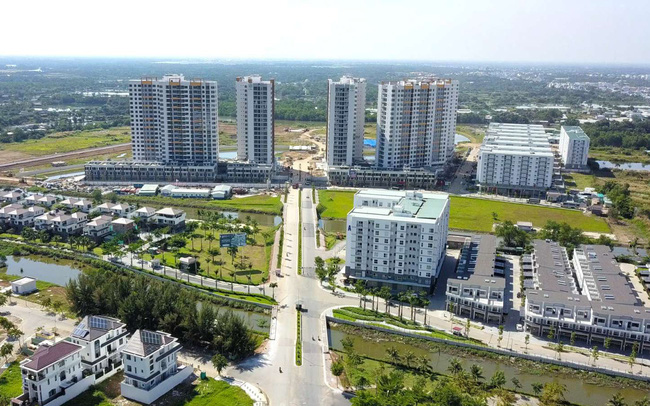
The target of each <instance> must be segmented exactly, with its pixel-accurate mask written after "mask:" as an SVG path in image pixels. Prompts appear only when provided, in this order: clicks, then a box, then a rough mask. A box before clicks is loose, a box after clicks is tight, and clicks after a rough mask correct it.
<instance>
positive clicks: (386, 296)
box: [379, 286, 393, 313]
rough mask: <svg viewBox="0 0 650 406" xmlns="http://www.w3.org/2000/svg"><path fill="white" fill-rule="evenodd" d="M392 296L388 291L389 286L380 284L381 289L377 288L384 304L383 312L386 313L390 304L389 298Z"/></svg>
mask: <svg viewBox="0 0 650 406" xmlns="http://www.w3.org/2000/svg"><path fill="white" fill-rule="evenodd" d="M392 296H393V295H392V294H391V293H390V288H389V287H388V286H382V287H381V289H379V297H381V298H382V299H384V303H385V304H386V307H385V308H384V313H388V306H389V305H390V298H391V297H392Z"/></svg>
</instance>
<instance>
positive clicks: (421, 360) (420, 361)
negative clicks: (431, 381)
mask: <svg viewBox="0 0 650 406" xmlns="http://www.w3.org/2000/svg"><path fill="white" fill-rule="evenodd" d="M416 362H417V365H418V366H417V369H418V370H419V371H420V373H421V374H424V373H426V372H427V371H428V370H429V357H427V356H426V355H421V356H419V357H417V359H416Z"/></svg>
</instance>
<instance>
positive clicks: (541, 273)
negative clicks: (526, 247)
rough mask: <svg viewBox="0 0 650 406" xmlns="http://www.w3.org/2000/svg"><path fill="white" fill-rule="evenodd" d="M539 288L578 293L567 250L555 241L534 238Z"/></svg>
mask: <svg viewBox="0 0 650 406" xmlns="http://www.w3.org/2000/svg"><path fill="white" fill-rule="evenodd" d="M533 249H534V254H535V262H536V263H537V274H536V277H537V282H538V288H539V289H542V290H544V291H551V292H564V293H577V291H576V287H575V282H574V280H573V276H572V271H571V265H570V264H569V262H568V261H569V258H568V256H567V253H566V250H565V249H564V248H563V247H562V246H560V245H559V244H558V243H557V242H555V241H547V240H534V241H533Z"/></svg>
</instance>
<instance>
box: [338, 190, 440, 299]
mask: <svg viewBox="0 0 650 406" xmlns="http://www.w3.org/2000/svg"><path fill="white" fill-rule="evenodd" d="M448 228H449V195H447V194H444V193H426V192H414V191H396V190H383V189H364V190H360V191H359V192H357V193H356V194H355V196H354V208H353V209H352V211H351V212H350V213H348V218H347V246H346V263H345V265H346V266H345V275H346V276H347V277H349V278H352V279H360V280H364V281H366V283H367V285H368V286H370V287H376V286H382V285H387V286H389V287H391V288H392V289H393V290H395V291H403V290H409V289H411V290H413V291H416V292H419V291H422V290H425V291H427V292H428V291H430V290H431V288H432V286H433V282H434V281H435V280H436V278H437V277H438V275H439V273H440V269H441V268H442V263H443V262H444V257H445V252H446V246H447V233H448Z"/></svg>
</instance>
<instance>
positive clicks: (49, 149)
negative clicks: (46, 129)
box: [0, 127, 131, 155]
mask: <svg viewBox="0 0 650 406" xmlns="http://www.w3.org/2000/svg"><path fill="white" fill-rule="evenodd" d="M126 142H131V134H130V131H129V127H114V128H109V129H107V130H101V129H98V130H89V131H66V132H58V133H52V134H49V135H47V136H45V137H43V138H41V139H38V140H26V141H23V142H12V143H8V144H3V145H2V146H1V147H0V149H2V150H5V151H16V152H22V153H24V154H29V155H49V154H54V153H57V152H58V153H61V152H70V151H76V150H79V149H86V148H96V147H105V146H109V145H115V144H123V143H126Z"/></svg>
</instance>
